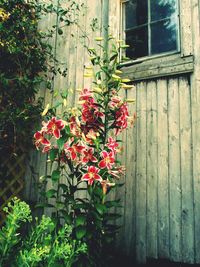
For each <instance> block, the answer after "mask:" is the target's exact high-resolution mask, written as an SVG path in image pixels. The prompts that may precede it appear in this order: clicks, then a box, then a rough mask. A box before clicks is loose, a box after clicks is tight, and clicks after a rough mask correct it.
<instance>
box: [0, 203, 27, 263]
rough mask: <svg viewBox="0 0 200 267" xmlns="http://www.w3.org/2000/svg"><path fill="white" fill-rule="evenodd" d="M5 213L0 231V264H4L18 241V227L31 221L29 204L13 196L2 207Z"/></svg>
mask: <svg viewBox="0 0 200 267" xmlns="http://www.w3.org/2000/svg"><path fill="white" fill-rule="evenodd" d="M4 211H5V213H7V219H6V222H5V226H3V228H2V229H1V231H0V266H5V263H6V262H8V260H9V255H12V253H13V252H14V249H15V248H16V247H17V246H18V245H19V243H20V237H19V229H20V226H21V224H22V223H24V222H31V220H32V217H31V210H30V208H29V206H28V205H27V204H26V203H25V202H23V201H19V199H17V198H14V199H13V202H10V203H9V204H8V206H7V207H5V208H4Z"/></svg>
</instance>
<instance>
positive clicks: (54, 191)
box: [46, 189, 57, 198]
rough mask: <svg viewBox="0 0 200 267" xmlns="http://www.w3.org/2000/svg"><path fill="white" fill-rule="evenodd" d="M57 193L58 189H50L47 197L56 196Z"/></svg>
mask: <svg viewBox="0 0 200 267" xmlns="http://www.w3.org/2000/svg"><path fill="white" fill-rule="evenodd" d="M56 193H57V191H56V190H55V189H50V190H48V191H47V192H46V197H47V198H54V197H56V196H55V194H56Z"/></svg>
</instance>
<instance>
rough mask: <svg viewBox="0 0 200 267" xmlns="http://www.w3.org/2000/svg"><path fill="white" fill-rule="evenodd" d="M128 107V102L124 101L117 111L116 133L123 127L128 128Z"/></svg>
mask: <svg viewBox="0 0 200 267" xmlns="http://www.w3.org/2000/svg"><path fill="white" fill-rule="evenodd" d="M128 116H129V113H128V107H127V103H123V104H122V105H121V107H120V108H119V110H117V111H116V113H115V123H114V125H115V126H117V129H116V135H117V134H118V133H120V132H121V131H122V130H123V129H126V128H127V126H128V123H127V120H128Z"/></svg>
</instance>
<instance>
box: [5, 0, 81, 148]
mask: <svg viewBox="0 0 200 267" xmlns="http://www.w3.org/2000/svg"><path fill="white" fill-rule="evenodd" d="M50 2H51V1H50ZM58 2H59V1H58ZM81 8H82V6H79V5H78V4H77V3H76V1H72V0H69V1H68V5H67V7H64V8H63V7H62V6H61V5H60V4H59V3H58V5H54V4H51V3H50V4H48V3H45V2H43V1H37V0H29V1H26V0H1V1H0V88H1V90H0V148H1V149H2V148H6V149H5V150H6V151H7V152H9V153H10V152H13V150H15V146H17V142H18V140H17V137H19V136H20V138H19V139H20V140H22V139H23V145H25V144H27V145H28V144H29V145H30V144H31V142H30V140H31V136H32V130H33V128H34V125H35V124H36V123H37V122H38V121H39V119H40V113H41V111H42V99H41V98H39V99H37V100H36V94H37V92H38V90H39V88H40V87H41V84H42V86H43V88H49V89H50V90H51V89H52V86H53V80H54V77H55V75H63V76H66V71H67V70H66V69H65V68H63V67H62V63H61V62H58V60H57V59H56V57H55V51H54V44H53V42H50V39H52V38H55V36H56V34H62V32H63V30H62V29H61V28H63V27H65V26H69V25H71V24H72V23H76V22H77V19H78V13H79V11H80V9H81ZM48 15H52V17H53V16H54V17H57V20H56V21H57V22H56V23H55V24H54V25H52V27H51V28H48V29H45V30H44V31H41V30H39V27H38V25H39V23H40V21H41V20H42V19H43V18H44V17H46V16H48ZM50 43H52V45H51V44H50Z"/></svg>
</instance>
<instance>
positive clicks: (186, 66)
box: [121, 54, 194, 81]
mask: <svg viewBox="0 0 200 267" xmlns="http://www.w3.org/2000/svg"><path fill="white" fill-rule="evenodd" d="M129 64H131V65H129V66H122V68H121V70H122V71H123V73H124V75H123V76H124V77H127V78H129V79H130V80H132V81H139V80H146V79H152V78H159V77H166V76H172V75H177V74H182V73H190V72H193V70H194V57H193V56H192V55H189V56H183V57H181V55H180V54H174V55H165V56H160V57H157V58H150V59H147V60H144V61H142V59H141V61H136V62H134V61H133V62H131V63H129Z"/></svg>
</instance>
